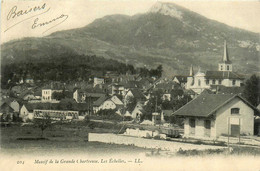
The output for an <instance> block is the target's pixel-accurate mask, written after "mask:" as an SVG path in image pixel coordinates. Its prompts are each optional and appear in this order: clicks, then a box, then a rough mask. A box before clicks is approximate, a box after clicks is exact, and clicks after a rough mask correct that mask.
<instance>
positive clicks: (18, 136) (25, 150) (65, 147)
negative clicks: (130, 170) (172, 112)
mask: <svg viewBox="0 0 260 171" xmlns="http://www.w3.org/2000/svg"><path fill="white" fill-rule="evenodd" d="M95 127H96V128H92V129H91V128H89V127H88V126H86V124H85V123H84V122H74V123H63V124H59V123H57V124H53V125H52V126H51V127H49V128H47V129H46V130H44V138H46V139H40V138H41V130H40V128H37V127H35V126H34V125H24V126H21V125H11V126H9V127H1V153H5V154H24V155H27V154H29V155H39V154H41V155H51V154H53V155H55V154H57V153H59V154H60V153H62V154H70V153H74V154H80V153H81V154H91V155H99V154H120V153H122V154H124V153H135V152H145V151H147V150H146V149H142V148H137V147H134V146H123V145H115V144H104V143H99V142H88V132H96V133H98V132H107V133H108V132H110V133H116V132H118V131H119V130H120V127H119V126H117V125H112V124H105V123H97V124H95ZM36 138H38V140H37V139H36Z"/></svg>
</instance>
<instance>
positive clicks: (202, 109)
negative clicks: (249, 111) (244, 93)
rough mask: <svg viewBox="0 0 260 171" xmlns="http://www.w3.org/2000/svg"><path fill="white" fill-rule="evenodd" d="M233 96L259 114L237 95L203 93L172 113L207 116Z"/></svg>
mask: <svg viewBox="0 0 260 171" xmlns="http://www.w3.org/2000/svg"><path fill="white" fill-rule="evenodd" d="M235 97H238V98H240V99H241V100H243V101H244V102H245V103H246V104H248V105H249V106H250V107H251V108H253V109H254V110H255V111H257V113H258V114H259V110H258V109H256V108H255V107H254V106H253V105H251V104H250V103H249V102H248V101H247V100H245V99H244V98H242V97H241V96H239V95H232V94H207V93H204V94H201V95H199V96H198V97H197V98H195V99H193V100H191V101H190V102H189V103H187V104H186V105H184V106H183V107H181V108H180V109H178V110H177V111H176V112H174V115H179V116H197V117H208V116H210V115H211V114H213V113H214V112H215V111H217V110H218V109H219V108H221V107H222V106H224V105H225V104H226V103H228V102H229V101H231V100H232V99H234V98H235Z"/></svg>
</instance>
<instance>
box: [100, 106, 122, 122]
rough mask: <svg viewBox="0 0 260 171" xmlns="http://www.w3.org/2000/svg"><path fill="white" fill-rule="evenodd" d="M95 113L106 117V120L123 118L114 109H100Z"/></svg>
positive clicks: (120, 119) (103, 117)
mask: <svg viewBox="0 0 260 171" xmlns="http://www.w3.org/2000/svg"><path fill="white" fill-rule="evenodd" d="M97 115H98V116H100V117H101V118H102V119H107V120H114V121H122V120H123V118H122V116H120V115H118V114H116V111H115V110H113V109H105V110H100V111H98V112H97Z"/></svg>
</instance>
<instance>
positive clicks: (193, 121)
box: [190, 119, 195, 128]
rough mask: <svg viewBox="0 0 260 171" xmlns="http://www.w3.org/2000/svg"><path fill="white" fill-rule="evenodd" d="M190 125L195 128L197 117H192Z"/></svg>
mask: <svg viewBox="0 0 260 171" xmlns="http://www.w3.org/2000/svg"><path fill="white" fill-rule="evenodd" d="M190 127H191V128H195V119H190Z"/></svg>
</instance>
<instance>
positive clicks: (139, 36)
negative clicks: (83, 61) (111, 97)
mask: <svg viewBox="0 0 260 171" xmlns="http://www.w3.org/2000/svg"><path fill="white" fill-rule="evenodd" d="M159 4H160V5H162V6H163V8H160V5H158V3H157V4H155V7H156V6H159V7H157V8H154V7H152V8H151V11H152V12H151V11H148V12H147V13H144V14H137V15H133V16H127V15H121V14H119V15H109V16H105V17H102V18H99V19H96V20H94V21H93V22H92V23H90V24H88V25H87V26H85V27H82V28H78V29H71V30H65V31H59V32H55V33H52V34H50V35H48V36H46V37H43V38H25V39H22V40H17V41H14V42H10V43H9V42H7V43H5V44H3V48H2V56H3V58H2V61H3V63H6V62H7V63H8V62H10V61H12V60H11V59H8V56H9V57H10V56H12V57H13V59H14V60H13V62H15V59H17V58H18V56H19V54H28V56H29V57H28V58H32V57H36V58H37V55H38V58H42V57H44V56H50V54H49V53H57V54H59V53H61V52H62V51H63V50H65V49H66V51H72V52H73V53H74V52H75V53H78V54H85V55H96V56H102V57H105V58H110V59H116V60H119V61H121V62H128V63H130V64H133V65H135V66H136V67H140V66H147V67H148V68H154V67H156V66H157V65H158V64H163V66H164V71H165V73H166V74H165V75H166V76H172V75H173V74H185V73H188V68H189V66H190V65H191V64H193V65H195V66H200V67H201V68H203V69H205V70H209V69H210V70H216V69H217V63H218V62H219V60H220V59H221V56H222V55H223V54H222V53H223V42H224V40H227V43H228V49H229V53H230V58H231V60H232V61H233V64H234V68H235V69H236V70H237V71H239V72H242V73H248V72H249V73H256V72H259V65H258V64H259V51H260V45H259V40H258V36H259V34H257V33H254V32H250V31H246V30H243V29H237V28H234V27H230V26H228V25H226V24H223V23H219V22H216V21H214V20H211V19H207V18H206V17H204V16H201V15H199V14H197V13H195V12H192V11H190V10H188V9H185V8H183V7H180V6H177V5H175V4H170V5H169V3H159ZM172 7H173V8H175V9H174V12H173V11H170V9H171V8H172ZM162 9H163V10H162ZM176 9H177V12H176ZM167 10H168V11H167ZM165 11H167V12H166V14H167V15H164V14H162V13H165ZM171 12H172V13H171ZM173 14H174V15H173ZM171 15H172V16H171ZM176 16H177V17H176ZM46 44H49V45H50V46H47V45H46ZM19 46H21V47H19ZM42 48H43V49H42ZM55 48H57V49H58V50H56V52H55ZM11 49H13V50H11ZM37 49H38V51H39V52H35V50H37ZM24 56H26V55H24ZM24 60H26V57H24ZM245 60H246V61H247V62H246V63H245Z"/></svg>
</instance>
